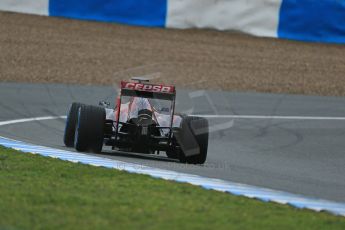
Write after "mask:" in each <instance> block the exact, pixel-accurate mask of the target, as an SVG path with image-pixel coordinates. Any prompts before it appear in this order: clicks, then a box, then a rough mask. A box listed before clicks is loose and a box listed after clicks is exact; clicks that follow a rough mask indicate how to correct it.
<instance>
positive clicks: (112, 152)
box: [97, 150, 179, 163]
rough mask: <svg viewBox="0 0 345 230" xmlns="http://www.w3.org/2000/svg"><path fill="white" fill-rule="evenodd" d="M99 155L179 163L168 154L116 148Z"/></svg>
mask: <svg viewBox="0 0 345 230" xmlns="http://www.w3.org/2000/svg"><path fill="white" fill-rule="evenodd" d="M97 155H98V156H101V155H103V156H114V157H123V158H132V159H133V158H135V159H144V160H153V161H162V162H176V163H179V161H178V160H176V159H171V158H168V157H166V156H159V155H153V154H141V153H133V152H122V151H115V150H103V151H102V153H100V154H97Z"/></svg>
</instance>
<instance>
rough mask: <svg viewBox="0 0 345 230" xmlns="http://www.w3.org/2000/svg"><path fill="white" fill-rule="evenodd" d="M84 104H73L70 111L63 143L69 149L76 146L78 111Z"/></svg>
mask: <svg viewBox="0 0 345 230" xmlns="http://www.w3.org/2000/svg"><path fill="white" fill-rule="evenodd" d="M82 105H83V104H81V103H77V102H73V103H72V104H71V105H70V107H69V110H68V114H67V120H66V126H65V132H64V136H63V142H64V144H65V145H66V146H67V147H73V146H74V133H75V126H76V123H77V116H78V110H79V108H80V106H82Z"/></svg>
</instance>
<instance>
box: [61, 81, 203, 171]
mask: <svg viewBox="0 0 345 230" xmlns="http://www.w3.org/2000/svg"><path fill="white" fill-rule="evenodd" d="M120 86H121V87H120V94H119V96H118V98H117V99H116V105H115V108H109V105H110V104H109V103H106V102H100V105H99V106H93V105H85V104H81V103H76V102H75V103H72V104H71V106H70V109H69V112H68V116H67V121H66V127H65V133H64V143H65V145H66V146H67V147H74V148H75V149H76V150H77V151H81V152H84V151H91V152H96V153H99V152H101V151H102V147H103V145H106V146H111V147H112V149H113V150H118V151H125V152H135V153H143V154H159V153H160V152H161V151H162V152H165V153H166V155H167V156H168V157H169V158H173V159H178V160H179V161H180V162H182V163H190V164H203V163H204V162H205V160H206V157H207V148H208V136H209V134H208V121H207V120H206V119H205V118H202V117H196V116H187V115H182V114H175V98H176V91H175V87H174V86H170V85H169V86H167V85H158V84H150V83H149V82H148V80H146V79H142V78H135V79H132V80H131V81H121V84H120Z"/></svg>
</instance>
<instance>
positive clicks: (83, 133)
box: [74, 105, 106, 153]
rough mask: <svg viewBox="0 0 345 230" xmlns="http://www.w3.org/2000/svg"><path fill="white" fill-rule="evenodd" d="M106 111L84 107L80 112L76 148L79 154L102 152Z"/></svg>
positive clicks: (76, 132)
mask: <svg viewBox="0 0 345 230" xmlns="http://www.w3.org/2000/svg"><path fill="white" fill-rule="evenodd" d="M105 118H106V114H105V109H104V108H102V107H98V106H92V105H82V106H80V108H79V110H78V116H77V124H76V129H75V139H74V147H75V149H76V150H77V151H79V152H85V151H91V152H95V153H99V152H101V151H102V147H103V140H104V127H105Z"/></svg>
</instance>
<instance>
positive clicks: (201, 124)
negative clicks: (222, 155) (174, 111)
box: [179, 116, 209, 164]
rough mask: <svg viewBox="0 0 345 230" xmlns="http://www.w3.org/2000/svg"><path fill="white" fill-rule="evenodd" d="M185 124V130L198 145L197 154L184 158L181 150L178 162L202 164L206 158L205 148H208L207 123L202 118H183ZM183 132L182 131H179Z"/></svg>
mask: <svg viewBox="0 0 345 230" xmlns="http://www.w3.org/2000/svg"><path fill="white" fill-rule="evenodd" d="M182 122H186V123H187V128H189V129H190V131H191V132H192V134H193V137H194V138H195V140H196V142H197V143H198V145H199V149H200V151H199V154H197V155H193V156H189V157H188V156H185V154H184V153H183V151H182V149H181V152H180V154H179V160H180V162H181V163H188V164H203V163H205V161H206V158H207V148H208V136H209V129H208V121H207V120H206V119H205V118H203V117H188V116H186V117H183V121H182ZM181 131H182V132H183V130H181Z"/></svg>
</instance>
